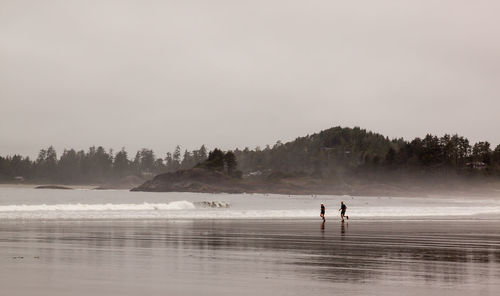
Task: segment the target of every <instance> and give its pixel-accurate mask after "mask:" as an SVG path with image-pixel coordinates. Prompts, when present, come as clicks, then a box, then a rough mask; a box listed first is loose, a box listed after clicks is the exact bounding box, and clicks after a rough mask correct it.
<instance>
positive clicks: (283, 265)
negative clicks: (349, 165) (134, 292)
mask: <svg viewBox="0 0 500 296" xmlns="http://www.w3.org/2000/svg"><path fill="white" fill-rule="evenodd" d="M350 223H351V225H349V224H348V223H347V222H344V223H340V222H339V223H337V222H333V221H330V222H329V223H328V224H325V222H322V223H321V226H320V229H318V228H317V227H318V225H317V222H313V221H184V222H166V221H164V222H158V221H157V222H147V221H142V222H141V221H136V222H58V223H56V222H49V223H7V224H2V225H1V226H0V247H1V248H2V250H6V252H4V255H7V257H8V260H7V259H6V258H7V257H4V258H3V259H1V260H3V261H2V263H8V264H7V265H5V264H3V265H4V272H8V270H9V268H11V269H13V270H15V267H17V265H15V264H20V263H19V262H17V261H16V262H15V264H14V263H13V262H11V261H9V260H12V259H11V258H13V257H14V256H24V257H26V258H28V257H30V258H31V257H35V256H39V262H40V264H43V266H44V267H45V268H47V269H49V270H50V269H51V268H56V270H57V268H59V267H58V266H61V265H62V266H75V268H77V267H78V268H87V269H88V270H94V269H95V268H105V267H106V268H110V267H109V266H111V268H112V269H111V271H108V273H110V274H115V276H113V278H114V277H118V278H120V277H122V276H124V277H127V276H130V274H129V273H130V272H132V271H134V270H138V269H141V268H144V267H145V266H146V267H150V268H152V269H144V270H143V272H144V273H145V276H147V277H149V280H151V279H152V278H155V277H158V276H162V277H163V275H164V274H170V275H171V276H172V274H174V275H175V276H179V277H180V276H182V275H183V274H185V275H187V276H189V277H203V278H205V277H207V276H208V277H214V278H215V279H218V278H217V277H216V275H219V276H229V274H230V275H231V277H234V278H236V279H237V280H242V281H249V280H251V279H248V278H247V277H248V276H249V275H251V274H254V273H259V274H263V276H264V278H271V277H279V278H280V280H282V279H281V277H283V278H286V279H301V280H303V279H305V278H307V279H308V281H309V282H307V284H308V285H309V284H311V283H314V282H315V281H318V282H322V283H323V284H324V285H326V286H328V285H329V284H330V283H342V284H346V283H347V284H349V285H351V284H355V283H358V285H359V284H361V285H373V284H377V285H391V284H404V283H406V284H410V285H412V286H415V287H417V288H418V287H421V288H422V289H424V288H427V287H429V286H431V287H448V286H450V285H452V286H453V287H454V288H455V292H456V293H458V294H456V295H459V294H460V293H459V289H458V290H456V289H457V287H459V288H460V287H464V291H467V289H466V287H469V286H471V285H472V286H474V285H481V286H482V287H488V289H490V288H491V289H493V288H497V287H500V286H499V284H500V251H499V250H500V234H499V233H498V225H499V222H498V221H483V222H470V221H469V222H466V223H457V222H455V221H446V222H418V221H412V222H404V221H400V222H359V221H356V222H350ZM339 228H340V231H339ZM18 261H19V260H18ZM25 261H26V260H25ZM9 264H10V265H9ZM37 264H39V263H37ZM5 266H6V267H5ZM153 267H154V268H153ZM130 270H132V271H130ZM28 272H29V270H28ZM4 275H5V274H4ZM10 276H12V277H14V276H15V274H13V273H12V274H10ZM60 276H61V277H62V278H61V279H60V280H64V275H60ZM175 276H172V277H173V278H175ZM240 277H241V278H240ZM299 282H300V281H299ZM0 283H1V282H0ZM302 284H303V285H305V284H306V283H302ZM208 286H210V285H208ZM492 287H493V288H492ZM358 288H359V287H358ZM457 291H458V292H457ZM488 291H490V290H487V293H486V295H488ZM367 292H369V289H367ZM464 293H465V292H464Z"/></svg>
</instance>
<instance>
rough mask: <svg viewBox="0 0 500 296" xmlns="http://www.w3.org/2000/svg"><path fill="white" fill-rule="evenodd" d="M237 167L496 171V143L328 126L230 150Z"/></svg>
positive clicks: (352, 172)
mask: <svg viewBox="0 0 500 296" xmlns="http://www.w3.org/2000/svg"><path fill="white" fill-rule="evenodd" d="M234 153H235V155H236V158H237V160H238V163H239V169H241V170H242V171H243V172H248V171H256V170H258V171H261V172H264V171H268V172H278V171H279V172H284V173H291V174H295V175H298V176H300V175H308V176H313V177H318V178H327V179H328V178H338V177H343V176H371V177H377V176H380V177H383V176H385V175H390V176H391V177H392V176H431V177H432V176H447V177H454V176H466V177H468V176H472V175H474V176H500V145H498V146H496V148H495V149H492V147H491V145H490V143H488V142H483V141H482V142H478V143H475V144H471V143H470V142H469V140H468V139H466V138H464V137H462V136H459V135H444V136H442V137H437V136H434V135H430V134H428V135H426V136H425V137H424V138H415V139H413V140H412V141H406V140H404V139H393V140H390V139H389V138H387V137H384V136H383V135H381V134H377V133H373V132H369V131H366V130H365V129H361V128H359V127H355V128H342V127H334V128H330V129H328V130H324V131H321V132H319V133H317V134H313V135H308V136H305V137H300V138H297V139H296V140H294V141H291V142H288V143H285V144H283V143H281V142H279V141H278V142H277V143H276V144H275V145H274V146H272V147H270V146H266V147H265V149H259V148H257V149H255V150H249V149H244V150H235V151H234Z"/></svg>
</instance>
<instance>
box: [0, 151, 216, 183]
mask: <svg viewBox="0 0 500 296" xmlns="http://www.w3.org/2000/svg"><path fill="white" fill-rule="evenodd" d="M207 158H208V151H207V149H206V147H205V146H204V145H202V146H201V147H200V149H198V150H193V151H187V150H185V151H184V154H183V155H181V149H180V147H179V146H177V147H176V148H175V150H174V152H173V153H170V152H169V153H167V154H166V157H165V158H161V157H157V156H156V155H155V153H154V152H153V150H151V149H146V148H144V149H141V150H139V151H137V153H136V154H135V157H134V158H132V159H130V158H129V154H128V152H127V151H126V150H125V149H124V148H122V149H121V150H120V151H118V152H117V153H116V154H115V153H114V152H113V151H112V150H109V151H106V149H105V148H104V147H101V146H99V147H90V148H89V149H88V150H87V151H83V150H80V151H76V150H74V149H65V150H64V151H63V153H62V154H61V156H60V157H59V158H58V156H57V152H56V150H55V149H54V147H52V146H51V147H48V148H47V149H41V150H40V152H39V153H38V157H37V158H36V159H35V160H31V159H30V158H29V157H23V156H21V155H14V156H6V157H1V156H0V181H2V182H10V181H15V180H16V179H17V180H18V181H20V180H25V181H33V182H52V183H64V184H85V183H103V182H109V181H117V180H120V179H122V178H124V177H126V176H131V175H136V176H141V177H144V176H145V177H150V176H151V175H155V174H159V173H164V172H173V171H176V170H179V169H189V168H192V167H193V166H195V165H196V164H198V163H201V162H203V161H205V160H206V159H207Z"/></svg>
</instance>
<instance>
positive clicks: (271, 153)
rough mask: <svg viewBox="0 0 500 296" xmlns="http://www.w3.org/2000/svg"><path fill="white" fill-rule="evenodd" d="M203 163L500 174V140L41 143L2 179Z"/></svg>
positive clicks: (340, 134) (289, 170) (318, 174)
mask: <svg viewBox="0 0 500 296" xmlns="http://www.w3.org/2000/svg"><path fill="white" fill-rule="evenodd" d="M195 166H197V167H201V168H207V169H214V170H219V171H224V172H226V173H227V174H229V175H231V176H235V177H241V175H244V174H247V175H256V174H257V175H258V174H262V175H269V174H272V173H276V172H280V173H284V174H287V175H290V176H309V177H313V178H321V179H325V180H336V179H338V178H343V177H358V178H360V177H370V178H377V177H380V178H382V177H384V176H391V177H400V176H430V177H435V176H442V177H443V176H444V177H456V176H464V177H469V176H485V177H486V176H489V177H500V145H498V146H496V148H494V149H493V148H492V147H491V145H490V143H488V142H478V143H475V144H471V143H470V142H469V140H468V139H466V138H464V137H461V136H458V135H444V136H442V137H437V136H434V135H426V136H425V137H424V138H415V139H413V140H412V141H406V140H404V139H392V140H390V139H389V138H387V137H384V136H383V135H381V134H377V133H373V132H370V131H366V130H365V129H360V128H358V127H355V128H342V127H334V128H330V129H327V130H324V131H321V132H319V133H316V134H313V135H307V136H305V137H299V138H297V139H295V140H294V141H290V142H288V143H281V142H280V141H278V142H277V143H276V144H275V145H273V146H272V147H271V146H266V147H265V148H264V149H260V148H259V147H257V148H255V149H249V148H245V149H243V150H240V149H236V150H234V151H227V152H223V151H222V150H220V149H214V150H213V151H211V152H208V151H207V149H206V147H205V146H204V145H203V146H201V148H200V149H198V150H193V151H187V150H185V151H184V153H183V154H181V149H180V147H179V146H177V147H176V148H175V150H174V152H172V153H170V152H169V153H167V154H166V156H165V157H164V158H161V157H157V156H156V155H155V153H154V152H153V151H152V150H151V149H142V150H140V151H137V153H136V154H135V157H133V158H129V155H128V153H127V151H126V150H125V149H122V150H120V151H119V152H117V153H116V154H115V153H114V152H113V151H112V150H109V151H106V149H105V148H103V147H97V148H96V147H90V148H89V149H88V150H87V151H83V150H81V151H75V150H74V149H66V150H64V151H63V153H62V154H61V156H60V157H59V158H58V157H57V153H56V151H55V149H54V148H53V147H49V148H47V149H42V150H40V153H39V154H38V157H37V159H35V160H31V159H30V158H28V157H22V156H20V155H14V156H5V157H1V156H0V181H2V182H10V181H13V180H14V179H15V178H16V177H17V178H23V179H25V180H31V181H34V182H57V183H96V182H97V183H100V182H103V181H110V180H119V179H121V178H123V177H125V176H130V175H138V176H144V175H146V176H150V175H155V174H159V173H164V172H173V171H176V170H179V169H190V168H193V167H195Z"/></svg>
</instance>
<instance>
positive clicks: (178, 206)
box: [0, 200, 195, 212]
mask: <svg viewBox="0 0 500 296" xmlns="http://www.w3.org/2000/svg"><path fill="white" fill-rule="evenodd" d="M194 208H195V206H194V204H193V203H192V202H189V201H186V200H180V201H173V202H170V203H146V202H145V203H141V204H112V203H107V204H81V203H76V204H55V205H47V204H40V205H4V206H0V212H37V211H40V212H47V211H78V212H79V211H148V210H192V209H194Z"/></svg>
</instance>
